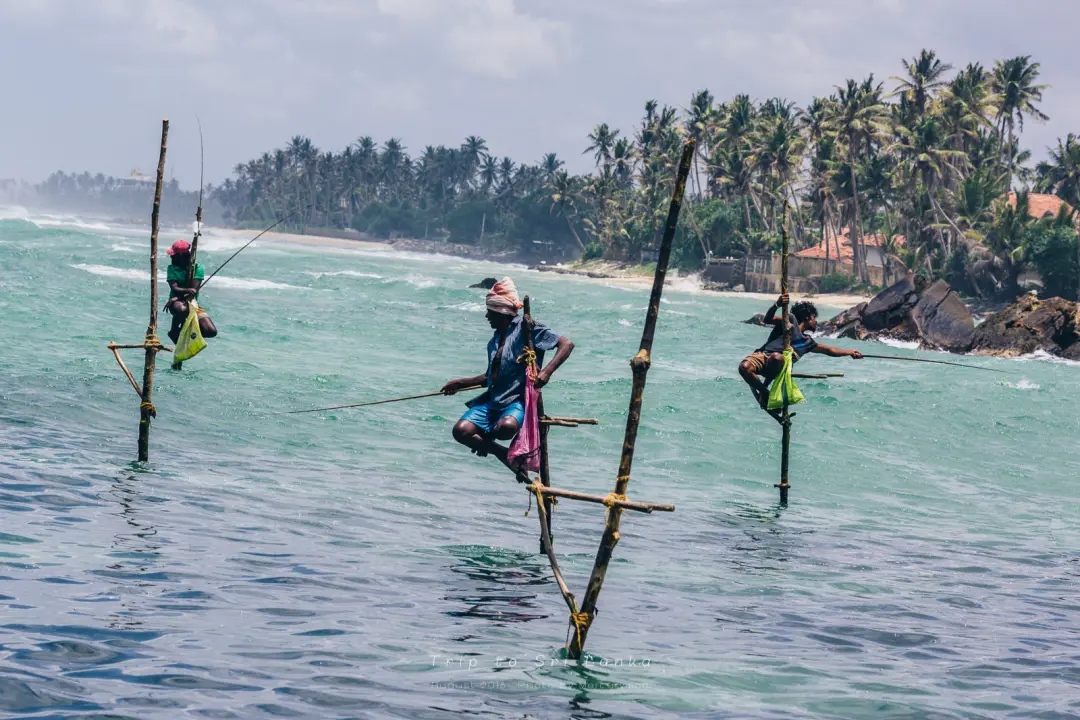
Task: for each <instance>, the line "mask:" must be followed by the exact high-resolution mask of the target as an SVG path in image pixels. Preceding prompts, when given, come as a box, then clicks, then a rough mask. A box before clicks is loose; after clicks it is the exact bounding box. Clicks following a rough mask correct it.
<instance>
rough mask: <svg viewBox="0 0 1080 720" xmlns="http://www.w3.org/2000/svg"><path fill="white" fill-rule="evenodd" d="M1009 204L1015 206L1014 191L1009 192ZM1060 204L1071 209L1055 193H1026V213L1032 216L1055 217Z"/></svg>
mask: <svg viewBox="0 0 1080 720" xmlns="http://www.w3.org/2000/svg"><path fill="white" fill-rule="evenodd" d="M1009 204H1010V205H1012V206H1013V208H1014V209H1015V208H1016V193H1014V192H1011V193H1009ZM1062 205H1064V206H1065V207H1067V208H1069V209H1070V210H1071V209H1072V207H1071V206H1070V205H1069V204H1068V203H1067V202H1065V201H1064V200H1062V199H1061V198H1059V197H1058V196H1057V195H1045V194H1043V193H1028V215H1030V216H1031V217H1033V218H1044V217H1046V216H1048V215H1049V216H1050V217H1057V214H1058V212H1059V211H1060V210H1061V206H1062Z"/></svg>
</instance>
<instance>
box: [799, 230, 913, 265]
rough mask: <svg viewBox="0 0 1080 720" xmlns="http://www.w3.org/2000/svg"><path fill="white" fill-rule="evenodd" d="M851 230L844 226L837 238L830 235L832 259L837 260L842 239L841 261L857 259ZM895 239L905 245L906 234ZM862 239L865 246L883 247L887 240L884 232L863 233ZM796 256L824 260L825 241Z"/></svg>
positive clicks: (830, 257) (830, 256)
mask: <svg viewBox="0 0 1080 720" xmlns="http://www.w3.org/2000/svg"><path fill="white" fill-rule="evenodd" d="M849 230H850V228H844V232H843V234H842V235H839V236H838V237H836V238H835V239H834V238H833V236H832V235H829V253H828V255H829V259H830V260H836V259H837V258H836V240H839V241H840V261H841V262H854V260H855V251H854V250H852V249H851V238H849V237H848V232H849ZM895 239H896V244H897V245H903V244H904V236H903V235H897V236H895ZM862 240H863V244H864V245H865V246H867V247H881V244H882V243H883V242H884V241H885V236H884V235H882V234H874V235H863V236H862ZM795 257H804V258H817V259H821V260H824V259H825V243H824V242H819V243H818V244H817V245H813V246H811V247H808V248H806V249H805V250H800V251H799V252H797V253H795Z"/></svg>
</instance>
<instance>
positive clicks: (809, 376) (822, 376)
mask: <svg viewBox="0 0 1080 720" xmlns="http://www.w3.org/2000/svg"><path fill="white" fill-rule="evenodd" d="M791 377H793V378H801V379H803V380H827V379H828V378H840V377H844V373H796V372H793V373H791Z"/></svg>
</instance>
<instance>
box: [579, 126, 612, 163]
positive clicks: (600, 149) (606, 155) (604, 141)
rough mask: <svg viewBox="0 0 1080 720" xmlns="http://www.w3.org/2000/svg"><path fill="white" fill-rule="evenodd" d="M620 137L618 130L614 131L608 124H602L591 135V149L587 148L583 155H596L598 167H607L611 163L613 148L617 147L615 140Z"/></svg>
mask: <svg viewBox="0 0 1080 720" xmlns="http://www.w3.org/2000/svg"><path fill="white" fill-rule="evenodd" d="M618 137H619V131H618V130H612V129H611V128H609V127H608V124H607V123H601V124H600V125H597V126H596V127H595V128H594V129H593V131H592V132H591V133H589V147H587V148H585V152H583V153H582V155H587V154H588V153H594V157H595V158H596V166H597V167H599V166H600V164H601V163H603V164H605V165H606V164H607V163H609V162H611V148H612V147H613V146H614V145H615V139H616V138H618Z"/></svg>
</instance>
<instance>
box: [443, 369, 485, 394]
mask: <svg viewBox="0 0 1080 720" xmlns="http://www.w3.org/2000/svg"><path fill="white" fill-rule="evenodd" d="M477 385H487V373H485V374H483V375H477V376H476V377H468V378H458V379H457V380H451V381H450V382H448V383H446V384H445V385H443V387H442V390H441V392H442V394H443V395H453V394H454V393H456V392H458V391H459V390H464V389H465V388H467V387H475V386H477Z"/></svg>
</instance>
